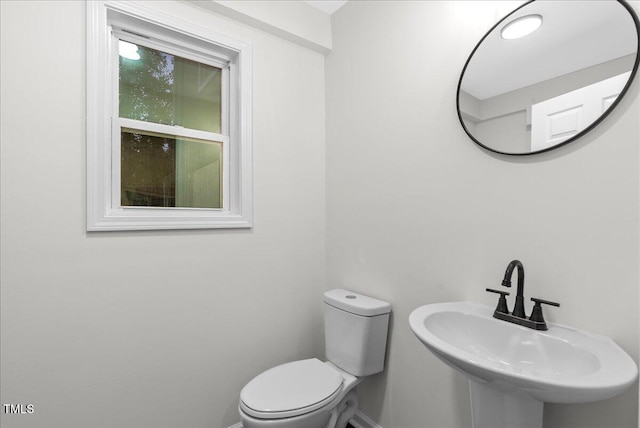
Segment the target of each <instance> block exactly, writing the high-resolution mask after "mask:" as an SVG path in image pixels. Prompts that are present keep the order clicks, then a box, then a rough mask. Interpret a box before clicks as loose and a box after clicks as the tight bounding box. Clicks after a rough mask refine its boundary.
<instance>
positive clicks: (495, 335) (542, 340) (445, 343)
mask: <svg viewBox="0 0 640 428" xmlns="http://www.w3.org/2000/svg"><path fill="white" fill-rule="evenodd" d="M493 310H494V308H490V307H487V306H484V305H480V304H476V303H471V302H455V303H436V304H430V305H425V306H421V307H419V308H417V309H416V310H414V311H413V312H412V313H411V315H410V316H409V324H410V326H411V329H412V330H413V332H414V333H415V335H416V336H417V337H418V339H420V341H421V342H422V343H423V344H424V345H425V346H426V347H427V348H428V349H429V350H430V351H432V352H433V353H434V354H435V355H436V356H437V357H438V358H440V359H441V360H442V361H444V362H445V363H446V364H448V365H450V366H451V367H453V368H455V369H457V370H459V371H461V372H463V373H464V374H466V375H467V377H468V378H469V379H470V380H472V381H474V382H477V383H479V384H481V385H485V386H489V387H491V388H494V389H497V390H499V391H504V392H508V393H514V392H517V393H520V394H525V395H528V396H530V397H531V398H533V399H534V400H538V401H540V402H555V403H584V402H590V401H597V400H604V399H606V398H610V397H613V396H615V395H617V394H619V393H621V392H622V391H624V390H625V389H626V388H628V387H629V386H630V385H631V384H632V383H633V382H634V381H635V379H636V377H637V374H638V369H637V366H636V364H635V362H634V361H633V360H632V359H631V357H629V355H627V353H626V352H625V351H623V350H622V349H621V348H620V347H619V346H618V345H617V344H616V343H615V342H613V340H611V339H610V338H608V337H604V336H599V335H595V334H592V333H588V332H585V331H580V330H576V329H573V328H569V327H565V326H561V325H557V324H554V323H548V326H549V330H548V331H535V330H532V329H529V328H526V327H522V326H519V325H516V324H511V323H508V322H505V321H501V320H497V319H495V318H493ZM472 394H473V391H472ZM472 398H473V396H472ZM472 401H473V400H472ZM540 411H541V410H540Z"/></svg>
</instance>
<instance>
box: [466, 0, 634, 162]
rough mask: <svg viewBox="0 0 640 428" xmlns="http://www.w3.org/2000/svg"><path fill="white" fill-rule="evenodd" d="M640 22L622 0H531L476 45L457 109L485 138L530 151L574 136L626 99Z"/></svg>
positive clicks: (471, 130)
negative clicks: (623, 97) (625, 94)
mask: <svg viewBox="0 0 640 428" xmlns="http://www.w3.org/2000/svg"><path fill="white" fill-rule="evenodd" d="M639 37H640V24H639V23H638V17H637V16H636V14H635V12H634V11H633V9H632V8H631V7H630V6H629V5H628V4H626V3H625V2H624V1H622V0H618V1H615V0H614V1H593V0H582V1H577V0H568V1H566V0H556V1H535V0H534V1H530V2H528V3H526V4H524V5H522V6H521V7H519V8H518V9H516V10H515V11H513V12H512V13H511V14H509V15H508V16H506V17H505V18H503V19H502V20H501V21H500V22H498V23H497V24H496V25H495V26H494V27H493V28H492V29H491V30H489V32H488V33H487V34H486V35H485V36H484V37H483V38H482V40H480V42H479V43H478V45H476V47H475V49H474V50H473V52H471V55H470V56H469V59H468V60H467V63H466V64H465V66H464V68H463V70H462V74H461V76H460V81H459V83H458V100H457V104H458V116H459V118H460V122H461V123H462V126H463V128H464V130H465V131H466V132H467V134H469V136H470V137H471V139H473V141H475V142H476V143H477V144H479V145H480V146H482V147H484V148H486V149H488V150H491V151H493V152H497V153H503V154H510V155H528V154H533V153H540V152H544V151H547V150H551V149H553V148H556V147H559V146H562V145H564V144H567V143H569V142H571V141H575V140H576V139H577V138H579V137H580V136H582V135H584V134H585V133H587V132H589V131H590V130H591V129H593V128H594V127H595V126H596V125H597V124H598V123H600V122H601V121H602V120H603V119H604V117H605V116H606V115H608V114H609V113H610V112H611V111H612V110H613V109H614V108H615V106H616V105H617V104H618V102H619V101H620V100H621V99H622V96H623V95H624V93H625V92H626V90H627V89H628V87H629V86H630V85H631V81H632V80H633V77H634V76H635V74H636V71H637V68H638V62H639V61H638V59H639V56H638V38H639Z"/></svg>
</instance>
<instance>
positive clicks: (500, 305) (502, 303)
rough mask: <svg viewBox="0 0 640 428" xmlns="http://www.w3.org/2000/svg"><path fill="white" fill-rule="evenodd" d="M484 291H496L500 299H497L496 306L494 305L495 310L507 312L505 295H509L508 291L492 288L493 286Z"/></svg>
mask: <svg viewBox="0 0 640 428" xmlns="http://www.w3.org/2000/svg"><path fill="white" fill-rule="evenodd" d="M486 291H488V292H490V293H496V294H499V295H500V299H499V300H498V306H496V310H495V312H498V313H502V314H508V313H509V308H508V307H507V297H506V296H508V295H509V292H508V291H500V290H494V289H493V288H487V289H486ZM495 312H494V313H495Z"/></svg>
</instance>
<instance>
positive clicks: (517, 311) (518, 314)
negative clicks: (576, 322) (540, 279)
mask: <svg viewBox="0 0 640 428" xmlns="http://www.w3.org/2000/svg"><path fill="white" fill-rule="evenodd" d="M515 268H518V291H517V294H516V303H515V306H514V307H513V312H511V313H509V308H508V306H507V299H506V296H508V295H509V293H508V292H506V291H499V290H493V289H491V288H487V291H490V292H492V293H497V294H500V300H499V301H498V306H497V307H496V310H495V311H494V312H493V317H494V318H497V319H500V320H503V321H508V322H511V323H514V324H519V325H522V326H525V327H529V328H533V329H535V330H547V323H546V322H545V320H544V317H543V316H542V307H541V305H543V304H545V305H551V306H560V304H559V303H556V302H550V301H548V300H542V299H537V298H534V297H532V298H531V300H532V301H533V302H534V303H535V305H534V307H533V310H532V311H531V316H530V317H529V318H527V316H526V315H525V313H524V266H523V265H522V262H521V261H520V260H513V261H512V262H511V263H509V265H508V266H507V270H506V271H505V273H504V279H503V280H502V285H504V286H505V287H511V277H512V276H513V270H514V269H515Z"/></svg>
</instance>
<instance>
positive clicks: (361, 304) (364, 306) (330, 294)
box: [324, 288, 391, 317]
mask: <svg viewBox="0 0 640 428" xmlns="http://www.w3.org/2000/svg"><path fill="white" fill-rule="evenodd" d="M324 301H325V303H327V304H328V305H331V306H333V307H336V308H338V309H342V310H343V311H347V312H350V313H352V314H356V315H362V316H365V317H373V316H376V315H382V314H388V313H389V312H391V305H390V304H389V303H387V302H384V301H382V300H378V299H374V298H373V297H368V296H364V295H362V294H358V293H354V292H353V291H348V290H343V289H341V288H336V289H335V290H329V291H327V292H325V293H324Z"/></svg>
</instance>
